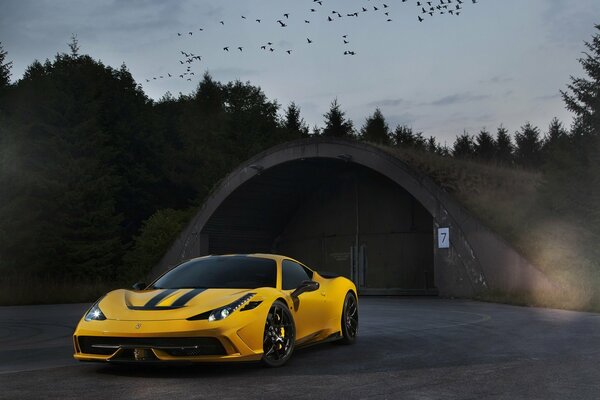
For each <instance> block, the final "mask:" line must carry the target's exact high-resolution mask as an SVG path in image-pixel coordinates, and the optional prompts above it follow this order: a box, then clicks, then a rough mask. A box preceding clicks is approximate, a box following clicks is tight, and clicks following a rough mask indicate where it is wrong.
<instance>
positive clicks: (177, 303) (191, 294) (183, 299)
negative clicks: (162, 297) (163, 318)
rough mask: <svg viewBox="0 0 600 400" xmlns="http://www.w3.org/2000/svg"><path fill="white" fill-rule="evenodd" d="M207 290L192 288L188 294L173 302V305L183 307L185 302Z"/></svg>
mask: <svg viewBox="0 0 600 400" xmlns="http://www.w3.org/2000/svg"><path fill="white" fill-rule="evenodd" d="M205 290H206V289H194V290H190V291H189V292H187V293H186V294H184V295H183V296H181V297H180V298H178V299H177V300H175V302H174V303H173V304H171V307H183V306H185V304H186V303H187V302H188V301H190V300H191V299H193V298H194V297H196V296H198V295H199V294H200V293H202V292H204V291H205Z"/></svg>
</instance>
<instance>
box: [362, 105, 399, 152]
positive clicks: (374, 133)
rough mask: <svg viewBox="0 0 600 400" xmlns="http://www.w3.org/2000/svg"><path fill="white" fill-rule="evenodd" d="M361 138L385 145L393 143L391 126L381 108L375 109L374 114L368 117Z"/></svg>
mask: <svg viewBox="0 0 600 400" xmlns="http://www.w3.org/2000/svg"><path fill="white" fill-rule="evenodd" d="M360 139H361V140H364V141H366V142H373V143H378V144H383V145H389V144H390V143H391V139H390V128H389V127H388V124H387V122H386V121H385V118H384V116H383V114H382V113H381V110H380V109H379V108H377V109H375V112H374V113H373V115H371V116H370V117H368V118H367V119H366V121H365V124H364V125H363V127H362V128H361V130H360Z"/></svg>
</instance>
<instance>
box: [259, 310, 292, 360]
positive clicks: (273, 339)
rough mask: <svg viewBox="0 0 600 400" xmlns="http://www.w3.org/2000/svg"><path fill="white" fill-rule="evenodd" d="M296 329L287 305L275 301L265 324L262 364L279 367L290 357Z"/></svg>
mask: <svg viewBox="0 0 600 400" xmlns="http://www.w3.org/2000/svg"><path fill="white" fill-rule="evenodd" d="M295 338H296V329H295V326H294V319H293V317H292V313H291V312H290V310H289V309H288V307H287V305H285V304H284V303H282V302H281V301H279V300H277V301H275V302H274V303H273V305H272V306H271V309H270V310H269V314H268V315H267V320H266V322H265V334H264V338H263V357H262V362H263V363H264V364H265V365H266V366H268V367H279V366H282V365H283V364H285V362H286V361H287V360H288V359H289V358H290V357H291V356H292V352H293V351H294V341H295Z"/></svg>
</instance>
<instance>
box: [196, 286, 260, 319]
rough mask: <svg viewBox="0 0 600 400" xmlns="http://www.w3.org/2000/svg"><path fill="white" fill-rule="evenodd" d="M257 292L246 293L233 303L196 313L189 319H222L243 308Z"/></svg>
mask: <svg viewBox="0 0 600 400" xmlns="http://www.w3.org/2000/svg"><path fill="white" fill-rule="evenodd" d="M255 294H256V293H248V294H245V295H244V296H242V297H240V298H239V299H237V300H236V301H234V302H233V303H230V304H228V305H226V306H223V307H219V308H216V309H214V310H212V311H209V312H205V313H202V314H198V315H195V316H193V317H190V318H188V320H190V321H196V320H200V319H208V320H209V321H220V320H222V319H225V318H227V317H229V316H230V315H231V314H232V313H233V312H234V311H235V310H238V309H239V308H241V307H243V306H244V305H245V304H247V303H248V302H249V301H250V299H251V298H252V297H254V295H255Z"/></svg>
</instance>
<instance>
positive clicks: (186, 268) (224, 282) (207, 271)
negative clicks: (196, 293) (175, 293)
mask: <svg viewBox="0 0 600 400" xmlns="http://www.w3.org/2000/svg"><path fill="white" fill-rule="evenodd" d="M276 281H277V264H276V263H275V260H271V259H268V258H259V257H249V256H213V257H207V258H201V259H196V260H190V261H186V262H184V263H182V264H180V265H178V266H177V267H175V268H173V269H172V270H171V271H169V272H167V273H166V274H164V275H163V276H162V277H160V278H159V279H158V280H157V281H156V282H154V284H153V285H152V286H153V287H154V288H157V289H181V288H205V289H212V288H228V289H256V288H259V287H275V286H276Z"/></svg>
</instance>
